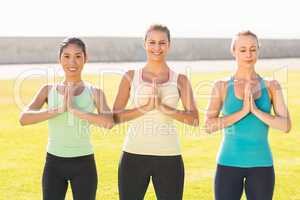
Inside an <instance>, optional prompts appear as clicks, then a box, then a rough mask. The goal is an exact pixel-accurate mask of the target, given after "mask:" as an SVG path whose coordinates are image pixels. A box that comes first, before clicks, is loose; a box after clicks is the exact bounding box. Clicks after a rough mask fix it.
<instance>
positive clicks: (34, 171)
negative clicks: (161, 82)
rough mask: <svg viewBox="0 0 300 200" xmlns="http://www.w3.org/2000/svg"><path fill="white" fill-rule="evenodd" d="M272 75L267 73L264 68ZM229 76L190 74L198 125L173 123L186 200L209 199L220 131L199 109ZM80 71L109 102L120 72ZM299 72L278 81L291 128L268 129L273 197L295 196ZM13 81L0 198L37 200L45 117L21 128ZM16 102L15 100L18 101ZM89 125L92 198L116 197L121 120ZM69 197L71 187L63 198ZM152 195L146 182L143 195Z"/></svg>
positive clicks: (24, 96)
mask: <svg viewBox="0 0 300 200" xmlns="http://www.w3.org/2000/svg"><path fill="white" fill-rule="evenodd" d="M262 74H263V75H267V76H272V75H273V73H272V72H263V73H262ZM228 75H230V73H228V72H218V73H194V74H193V75H192V76H191V77H190V78H191V81H192V85H193V88H194V93H195V96H196V99H197V105H198V108H199V111H200V118H201V119H200V122H201V125H200V127H199V128H191V127H188V126H183V125H181V124H177V125H178V129H179V133H180V138H181V144H182V145H181V146H182V153H183V159H184V162H185V171H186V178H185V189H184V199H185V200H212V199H213V179H214V171H215V167H216V163H215V158H216V154H217V151H218V148H219V144H220V141H221V137H222V135H221V132H218V133H215V134H211V135H207V134H205V133H204V131H203V114H204V110H205V107H206V105H207V99H208V94H209V92H208V91H209V90H210V88H211V86H212V81H213V80H214V79H217V78H221V77H225V76H228ZM100 78H101V77H97V76H85V77H84V79H85V80H88V81H89V82H92V83H95V84H97V85H99V83H101V82H103V83H104V84H102V85H101V88H103V89H104V92H105V93H106V95H107V98H108V102H109V104H110V106H112V103H113V100H114V97H115V95H116V92H117V88H118V85H119V81H120V77H119V76H106V77H105V78H104V79H100ZM299 80H300V72H299V71H289V73H288V76H287V78H286V77H285V76H284V78H283V79H282V80H281V81H282V86H283V88H284V89H285V91H286V94H287V100H288V105H289V109H290V112H291V116H292V121H293V128H292V131H291V132H290V134H284V133H281V132H279V131H276V130H272V129H271V131H270V137H269V138H270V143H271V147H272V150H273V156H274V161H275V168H276V169H275V170H276V188H275V194H274V199H275V200H300V186H299V183H300V135H299V130H300V125H299V124H298V123H297V122H298V120H299V119H300V90H299V89H298V88H299V82H298V81H299ZM44 83H46V80H42V79H30V80H25V81H24V82H23V83H22V85H21V87H20V89H21V90H20V93H19V95H20V97H21V100H22V101H23V102H24V103H25V104H27V103H28V102H29V101H30V99H31V98H32V96H33V95H34V93H35V92H36V91H37V90H38V88H39V87H40V86H41V85H42V84H44ZM14 86H15V81H14V80H1V81H0V109H1V115H0V122H1V123H0V158H1V159H0V200H39V199H41V177H42V172H43V165H44V161H45V154H46V152H45V149H46V144H47V122H43V123H40V124H36V125H32V126H27V127H21V126H20V125H19V123H18V116H19V113H20V108H19V107H18V106H17V104H16V101H15V99H16V98H15V96H16V95H15V94H14ZM17 102H19V101H17ZM91 128H92V132H93V134H92V142H93V145H94V150H95V156H96V162H97V169H98V175H99V185H98V191H97V199H101V200H115V199H118V188H117V168H118V161H119V157H120V154H121V147H122V143H123V139H124V136H125V134H126V124H124V125H119V126H116V127H114V128H113V129H112V130H110V131H106V130H103V129H101V128H97V127H91ZM66 199H68V200H71V199H72V195H71V191H70V188H69V190H68V194H67V198H66ZM145 199H146V200H152V199H153V200H154V199H155V195H154V192H153V187H152V185H151V184H150V187H149V189H148V192H147V194H146V197H145Z"/></svg>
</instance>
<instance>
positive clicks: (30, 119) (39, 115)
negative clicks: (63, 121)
mask: <svg viewBox="0 0 300 200" xmlns="http://www.w3.org/2000/svg"><path fill="white" fill-rule="evenodd" d="M49 87H52V86H48V85H45V86H43V87H42V88H41V89H40V90H39V91H38V93H37V94H36V96H35V97H34V98H33V100H32V102H31V103H30V104H29V105H28V106H27V107H26V108H25V109H24V111H23V112H22V113H21V114H20V118H19V121H20V124H21V125H22V126H24V125H29V124H35V123H38V122H42V121H45V120H48V119H50V118H53V117H56V116H57V115H59V114H60V113H62V112H65V109H66V107H63V108H59V107H58V108H53V109H42V110H41V108H42V107H43V105H44V103H45V102H46V101H47V98H48V90H49Z"/></svg>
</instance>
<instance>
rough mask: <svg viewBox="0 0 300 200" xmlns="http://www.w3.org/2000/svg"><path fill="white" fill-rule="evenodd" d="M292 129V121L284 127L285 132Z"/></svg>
mask: <svg viewBox="0 0 300 200" xmlns="http://www.w3.org/2000/svg"><path fill="white" fill-rule="evenodd" d="M291 129H292V126H291V123H290V122H288V123H287V125H286V126H285V127H284V129H283V132H284V133H289V132H290V131H291Z"/></svg>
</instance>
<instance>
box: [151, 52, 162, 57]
mask: <svg viewBox="0 0 300 200" xmlns="http://www.w3.org/2000/svg"><path fill="white" fill-rule="evenodd" d="M152 54H153V55H155V56H160V55H161V54H162V52H152Z"/></svg>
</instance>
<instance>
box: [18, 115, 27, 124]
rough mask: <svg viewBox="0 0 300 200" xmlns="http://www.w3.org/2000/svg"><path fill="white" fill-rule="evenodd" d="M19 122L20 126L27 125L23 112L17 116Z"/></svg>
mask: <svg viewBox="0 0 300 200" xmlns="http://www.w3.org/2000/svg"><path fill="white" fill-rule="evenodd" d="M19 123H20V125H21V126H25V125H27V124H28V123H26V120H25V117H24V114H23V113H21V115H20V117H19Z"/></svg>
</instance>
